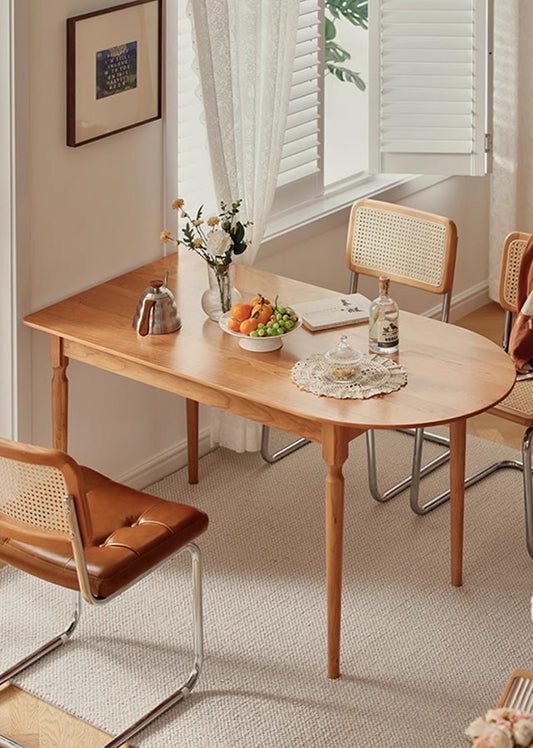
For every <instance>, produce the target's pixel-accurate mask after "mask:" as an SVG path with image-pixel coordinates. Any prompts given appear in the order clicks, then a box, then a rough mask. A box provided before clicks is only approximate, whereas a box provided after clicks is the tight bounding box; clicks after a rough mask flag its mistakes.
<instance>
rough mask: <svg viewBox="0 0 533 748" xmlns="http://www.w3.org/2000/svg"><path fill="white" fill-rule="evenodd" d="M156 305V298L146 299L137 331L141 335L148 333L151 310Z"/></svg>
mask: <svg viewBox="0 0 533 748" xmlns="http://www.w3.org/2000/svg"><path fill="white" fill-rule="evenodd" d="M154 305H155V299H145V300H144V302H143V307H142V310H141V316H140V317H139V322H138V323H137V332H138V333H139V335H147V334H148V332H149V328H150V312H151V311H152V308H153V307H154Z"/></svg>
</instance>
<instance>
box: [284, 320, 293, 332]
mask: <svg viewBox="0 0 533 748" xmlns="http://www.w3.org/2000/svg"><path fill="white" fill-rule="evenodd" d="M293 327H294V322H292V320H290V319H288V320H287V321H286V322H285V329H286V330H292V328H293Z"/></svg>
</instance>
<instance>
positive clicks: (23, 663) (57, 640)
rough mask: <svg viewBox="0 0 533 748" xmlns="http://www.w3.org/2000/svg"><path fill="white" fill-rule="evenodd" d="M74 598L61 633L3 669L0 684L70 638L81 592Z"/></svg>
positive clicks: (79, 610)
mask: <svg viewBox="0 0 533 748" xmlns="http://www.w3.org/2000/svg"><path fill="white" fill-rule="evenodd" d="M75 599H76V604H75V608H74V612H73V613H72V618H71V621H70V623H69V624H68V626H67V627H66V629H65V630H64V631H63V632H62V633H61V634H58V635H57V636H55V637H54V638H53V639H50V641H49V642H47V643H46V644H43V646H42V647H39V649H36V650H35V652H33V653H32V654H31V655H28V656H27V657H24V659H22V660H20V662H17V664H16V665H13V667H10V668H9V669H8V670H4V672H3V673H0V685H2V684H3V683H6V682H7V681H8V680H11V679H12V678H14V677H15V676H16V675H18V674H19V673H21V672H22V671H23V670H26V668H27V667H29V666H30V665H33V663H34V662H37V661H38V660H40V659H41V658H42V657H44V656H45V655H47V654H48V653H49V652H53V651H54V649H57V648H58V647H60V646H61V645H62V644H65V642H67V641H68V640H69V639H70V637H71V636H72V634H73V632H74V629H75V628H76V626H77V625H78V621H79V619H80V614H81V593H80V592H78V591H76V592H75ZM3 739H4V738H3Z"/></svg>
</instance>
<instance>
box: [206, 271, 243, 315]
mask: <svg viewBox="0 0 533 748" xmlns="http://www.w3.org/2000/svg"><path fill="white" fill-rule="evenodd" d="M207 276H208V279H209V288H207V289H206V290H205V291H204V293H203V294H202V299H201V305H202V309H203V310H204V312H205V313H206V314H207V316H208V317H209V319H212V320H215V321H218V320H219V319H220V317H221V316H222V315H223V314H224V313H225V312H229V311H230V309H231V307H232V306H233V304H235V303H236V302H237V301H240V300H241V298H242V297H241V295H240V293H239V292H238V291H237V289H236V288H234V287H233V282H234V278H235V266H234V265H233V263H230V264H229V265H216V266H215V267H212V266H211V265H208V266H207Z"/></svg>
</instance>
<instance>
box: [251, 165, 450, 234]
mask: <svg viewBox="0 0 533 748" xmlns="http://www.w3.org/2000/svg"><path fill="white" fill-rule="evenodd" d="M444 179H448V177H442V176H420V175H413V174H401V175H399V174H383V175H380V176H377V177H373V178H369V179H366V180H365V181H363V182H359V183H356V184H354V183H353V182H351V183H350V184H349V185H342V186H340V187H337V188H336V189H334V190H330V191H328V192H327V193H326V194H324V195H323V196H322V197H319V198H316V199H314V200H308V201H307V202H305V203H302V204H301V205H298V206H296V207H293V208H289V209H287V210H285V211H283V212H280V213H277V214H275V215H273V216H271V218H270V219H269V221H268V224H267V228H266V231H265V236H264V240H263V242H269V241H271V240H273V239H277V238H278V237H280V236H283V235H285V234H287V233H289V232H291V231H298V230H299V229H302V228H303V227H310V225H311V224H315V223H316V222H317V221H320V222H321V226H320V229H319V230H320V231H321V232H322V231H327V230H328V229H329V228H330V227H332V226H334V225H337V224H338V223H339V222H345V220H346V216H345V213H346V212H347V211H349V209H350V207H351V206H352V204H353V203H354V202H355V201H356V200H359V199H361V198H363V197H373V198H376V199H379V200H385V201H387V202H397V201H399V200H403V199H405V198H406V197H409V196H410V195H414V194H415V193H416V192H420V191H421V190H425V189H427V188H428V187H432V186H433V185H435V184H438V183H439V182H442V181H443V180H444ZM326 219H329V221H327V220H326ZM316 230H317V227H316V226H315V227H314V233H316Z"/></svg>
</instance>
